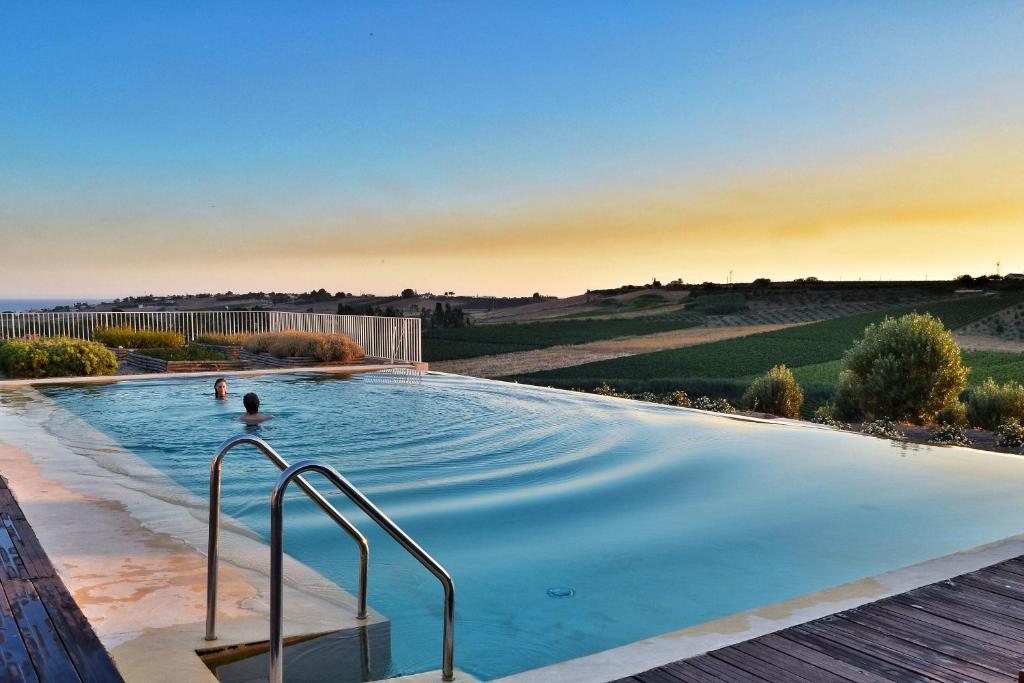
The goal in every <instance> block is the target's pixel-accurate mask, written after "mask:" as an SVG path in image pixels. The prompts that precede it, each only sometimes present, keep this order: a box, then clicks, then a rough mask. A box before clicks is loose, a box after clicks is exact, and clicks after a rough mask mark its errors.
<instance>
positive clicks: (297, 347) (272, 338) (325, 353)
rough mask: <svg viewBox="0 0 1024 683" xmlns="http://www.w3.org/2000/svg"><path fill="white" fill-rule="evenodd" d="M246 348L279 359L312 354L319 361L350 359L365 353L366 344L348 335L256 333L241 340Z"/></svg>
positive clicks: (291, 332) (296, 332) (293, 332)
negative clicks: (364, 345)
mask: <svg viewBox="0 0 1024 683" xmlns="http://www.w3.org/2000/svg"><path fill="white" fill-rule="evenodd" d="M242 346H243V347H245V349H246V350H247V351H251V352H253V353H270V354H271V355H273V356H277V357H278V358H290V357H292V356H309V357H312V358H314V359H316V360H318V361H351V360H356V359H357V358H361V357H362V356H363V347H362V346H360V345H359V344H357V343H356V342H355V341H353V340H352V338H351V337H349V336H348V335H346V334H319V333H315V332H299V331H288V332H271V333H267V334H254V335H252V336H250V337H248V338H247V339H245V340H244V341H243V343H242Z"/></svg>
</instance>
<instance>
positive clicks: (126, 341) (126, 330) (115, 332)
mask: <svg viewBox="0 0 1024 683" xmlns="http://www.w3.org/2000/svg"><path fill="white" fill-rule="evenodd" d="M92 336H93V339H95V340H96V341H98V342H100V343H102V344H106V345H107V346H114V347H118V346H121V347H124V348H126V349H166V348H176V347H179V346H184V345H185V336H184V335H182V334H181V333H180V332H175V331H173V330H136V329H132V328H131V327H97V328H96V330H95V331H93V334H92Z"/></svg>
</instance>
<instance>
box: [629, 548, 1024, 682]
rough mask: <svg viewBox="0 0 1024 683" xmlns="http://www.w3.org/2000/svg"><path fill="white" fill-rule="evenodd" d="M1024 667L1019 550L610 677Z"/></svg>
mask: <svg viewBox="0 0 1024 683" xmlns="http://www.w3.org/2000/svg"><path fill="white" fill-rule="evenodd" d="M1022 668H1024V557H1021V558H1016V559H1012V560H1008V561H1006V562H1001V563H999V564H996V565H992V566H991V567H986V568H984V569H981V570H978V571H975V572H971V573H969V574H964V575H962V576H958V577H956V578H954V579H950V580H948V581H942V582H940V583H935V584H931V585H929V586H924V587H923V588H918V589H915V590H912V591H909V592H907V593H902V594H900V595H896V596H893V597H891V598H885V599H883V600H879V601H877V602H873V603H870V604H867V605H864V606H862V607H858V608H856V609H851V610H847V611H845V612H840V613H838V614H833V615H831V616H828V617H824V618H822V619H817V620H815V621H811V622H808V623H806V624H801V625H799V626H793V627H791V628H787V629H784V630H782V631H778V632H776V633H772V634H770V635H766V636H762V637H760V638H754V639H753V640H748V641H746V642H743V643H739V644H737V645H732V646H729V647H724V648H722V649H720V650H714V651H713V652H708V653H707V654H703V655H700V656H698V657H693V658H690V659H686V660H682V661H679V662H675V663H673V664H668V665H666V666H661V667H658V668H656V669H651V670H650V671H645V672H644V673H640V674H636V675H634V676H630V677H628V678H623V679H620V681H619V682H617V683H678V682H679V681H692V682H693V683H712V682H715V683H718V682H721V681H728V682H729V683H764V682H765V681H770V682H771V683H779V682H783V681H793V682H794V683H807V682H811V681H813V682H817V681H830V682H834V683H848V682H849V681H860V682H862V683H885V682H889V681H898V682H910V681H927V682H929V683H932V682H935V681H942V682H945V683H963V682H965V681H970V682H975V681H982V682H985V683H997V682H998V683H1008V682H1012V681H1018V680H1019V681H1021V682H1022V683H1024V676H1020V678H1018V676H1019V674H1020V671H1021V669H1022Z"/></svg>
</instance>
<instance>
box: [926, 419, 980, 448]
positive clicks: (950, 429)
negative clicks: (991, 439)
mask: <svg viewBox="0 0 1024 683" xmlns="http://www.w3.org/2000/svg"><path fill="white" fill-rule="evenodd" d="M931 442H932V443H938V444H943V445H946V446H970V445H971V440H970V439H968V438H967V430H966V429H964V428H963V426H961V425H958V424H944V425H942V426H941V427H940V428H939V429H938V430H937V431H936V432H935V434H933V435H932V438H931Z"/></svg>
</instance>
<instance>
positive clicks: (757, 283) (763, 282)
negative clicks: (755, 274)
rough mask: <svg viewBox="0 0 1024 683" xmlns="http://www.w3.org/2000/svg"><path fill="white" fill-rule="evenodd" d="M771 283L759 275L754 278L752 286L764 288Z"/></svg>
mask: <svg viewBox="0 0 1024 683" xmlns="http://www.w3.org/2000/svg"><path fill="white" fill-rule="evenodd" d="M771 283H772V281H771V280H769V279H768V278H766V277H759V278H757V279H756V280H754V286H755V287H757V288H758V289H764V288H765V287H767V286H768V285H770V284H771Z"/></svg>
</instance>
